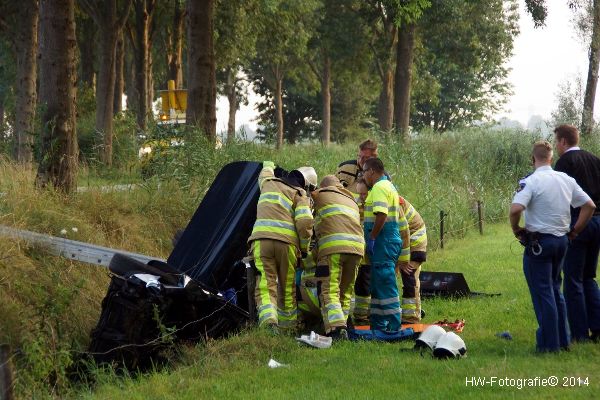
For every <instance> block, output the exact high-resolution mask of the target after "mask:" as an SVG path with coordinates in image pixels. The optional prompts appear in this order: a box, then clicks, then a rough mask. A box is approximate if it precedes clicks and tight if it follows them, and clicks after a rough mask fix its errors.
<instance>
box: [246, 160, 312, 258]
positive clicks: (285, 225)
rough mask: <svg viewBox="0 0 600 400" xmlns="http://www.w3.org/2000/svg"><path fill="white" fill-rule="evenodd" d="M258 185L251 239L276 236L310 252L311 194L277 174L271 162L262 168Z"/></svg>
mask: <svg viewBox="0 0 600 400" xmlns="http://www.w3.org/2000/svg"><path fill="white" fill-rule="evenodd" d="M258 185H259V187H260V197H259V199H258V205H257V208H256V222H255V223H254V227H253V229H252V234H251V235H250V238H248V241H249V242H250V241H253V240H256V239H274V240H279V241H282V242H285V243H289V244H293V245H295V246H296V247H297V248H298V249H299V250H300V251H302V252H306V251H307V250H308V245H309V242H310V238H311V236H312V225H313V217H312V212H311V210H310V198H309V197H308V196H307V195H306V192H305V191H304V189H302V188H299V187H292V186H290V185H288V184H287V183H285V182H284V181H282V180H281V179H279V178H276V177H275V174H274V170H273V168H272V167H270V166H267V167H264V168H263V169H262V171H261V172H260V175H259V177H258Z"/></svg>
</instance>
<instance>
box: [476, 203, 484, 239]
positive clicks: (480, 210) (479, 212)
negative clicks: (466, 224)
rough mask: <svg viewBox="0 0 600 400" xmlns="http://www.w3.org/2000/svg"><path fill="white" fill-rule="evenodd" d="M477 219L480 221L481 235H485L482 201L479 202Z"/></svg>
mask: <svg viewBox="0 0 600 400" xmlns="http://www.w3.org/2000/svg"><path fill="white" fill-rule="evenodd" d="M477 218H478V219H479V233H480V234H481V235H483V210H482V209H481V200H477Z"/></svg>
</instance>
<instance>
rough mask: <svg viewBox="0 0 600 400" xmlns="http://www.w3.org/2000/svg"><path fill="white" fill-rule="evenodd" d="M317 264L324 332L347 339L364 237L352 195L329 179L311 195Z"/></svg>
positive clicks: (337, 182) (316, 271) (325, 179)
mask: <svg viewBox="0 0 600 400" xmlns="http://www.w3.org/2000/svg"><path fill="white" fill-rule="evenodd" d="M312 196H313V199H314V207H315V236H316V239H317V254H318V261H317V267H316V269H315V278H316V279H318V282H319V283H318V295H319V300H320V304H321V314H322V315H323V324H324V325H325V332H326V333H327V334H328V335H330V336H333V337H337V338H342V339H343V338H347V336H348V332H347V331H346V329H347V326H346V320H347V319H348V314H349V313H350V299H351V296H352V289H353V285H354V279H355V278H356V269H357V268H358V265H359V263H360V260H361V258H362V256H363V254H364V246H365V242H364V237H363V232H362V228H361V225H360V214H359V209H358V205H357V204H356V202H355V201H354V197H353V196H352V193H351V192H349V191H348V190H346V189H344V187H343V186H342V184H341V183H340V181H339V180H338V179H337V178H336V177H335V176H333V175H328V176H326V177H325V178H324V179H323V181H322V182H321V185H320V189H318V190H316V191H315V192H313V193H312Z"/></svg>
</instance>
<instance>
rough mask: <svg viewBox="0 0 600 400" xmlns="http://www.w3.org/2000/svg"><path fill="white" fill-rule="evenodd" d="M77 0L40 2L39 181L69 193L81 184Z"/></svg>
mask: <svg viewBox="0 0 600 400" xmlns="http://www.w3.org/2000/svg"><path fill="white" fill-rule="evenodd" d="M74 1H75V0H41V2H40V103H41V104H42V106H43V107H44V115H43V116H42V124H43V131H42V157H41V161H40V164H39V167H38V171H37V176H36V185H37V186H38V187H46V186H48V185H49V184H51V185H53V186H54V187H55V188H57V189H59V190H61V191H63V192H65V193H70V192H71V191H73V190H75V189H76V186H77V183H76V179H77V173H76V172H77V157H78V148H77V133H76V131H75V126H76V119H75V96H76V63H75V60H76V57H75V44H76V43H77V38H76V36H75V15H74V14H75V4H74Z"/></svg>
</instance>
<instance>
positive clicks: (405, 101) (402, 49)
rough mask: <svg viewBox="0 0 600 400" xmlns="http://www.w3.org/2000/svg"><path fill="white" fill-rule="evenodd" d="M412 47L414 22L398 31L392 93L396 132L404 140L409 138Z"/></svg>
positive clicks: (413, 45) (413, 44)
mask: <svg viewBox="0 0 600 400" xmlns="http://www.w3.org/2000/svg"><path fill="white" fill-rule="evenodd" d="M414 47H415V24H406V25H404V26H403V27H402V28H401V29H400V31H399V32H398V50H397V53H396V57H397V58H396V77H395V93H394V113H395V117H396V132H397V134H398V135H400V136H402V138H403V139H404V140H408V138H409V122H410V85H411V81H412V67H413V58H414Z"/></svg>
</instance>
